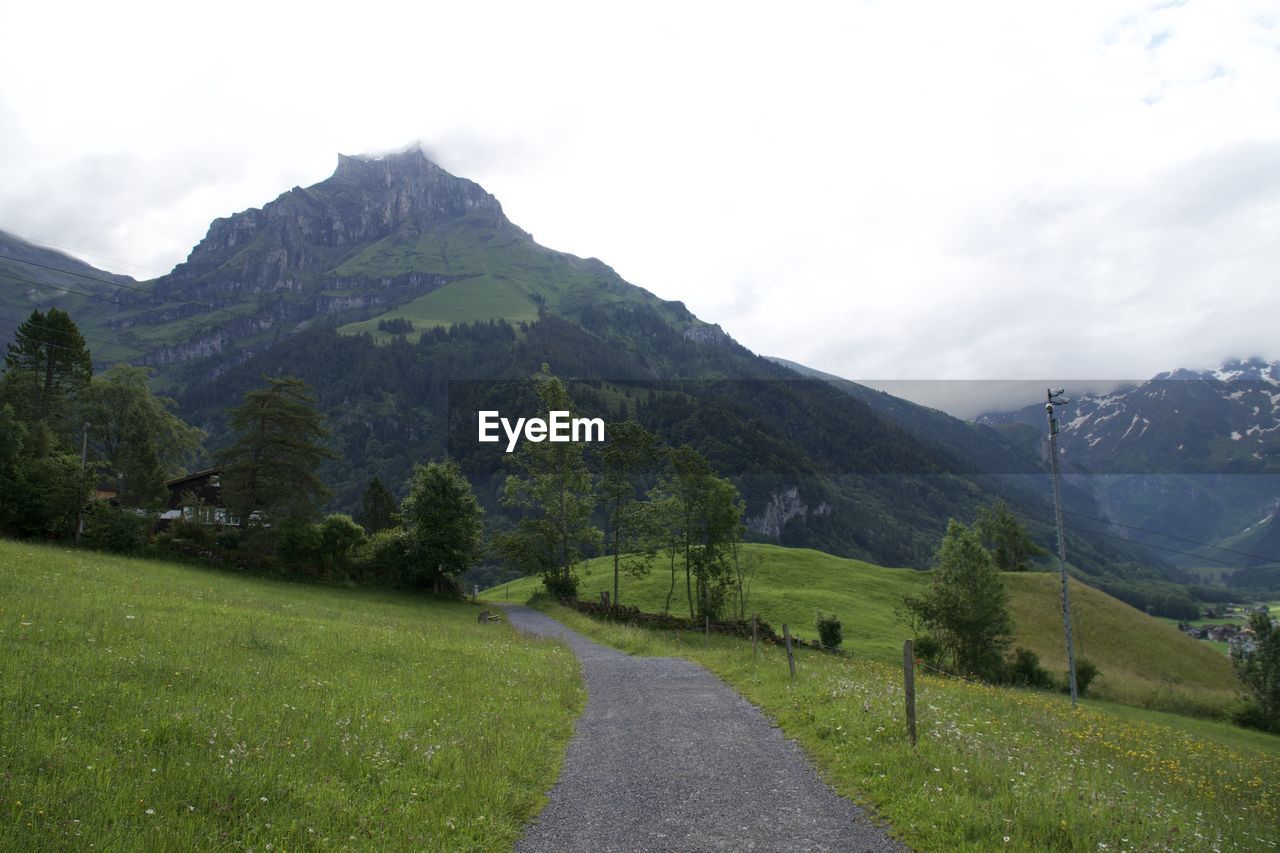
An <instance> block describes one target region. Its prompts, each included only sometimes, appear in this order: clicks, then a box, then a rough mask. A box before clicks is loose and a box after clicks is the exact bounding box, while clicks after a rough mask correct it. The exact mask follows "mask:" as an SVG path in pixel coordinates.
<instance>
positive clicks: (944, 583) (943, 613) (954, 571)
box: [904, 519, 1013, 681]
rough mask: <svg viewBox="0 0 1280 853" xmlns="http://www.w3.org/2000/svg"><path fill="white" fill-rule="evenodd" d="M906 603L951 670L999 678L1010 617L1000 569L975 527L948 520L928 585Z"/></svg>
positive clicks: (1009, 636)
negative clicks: (923, 591)
mask: <svg viewBox="0 0 1280 853" xmlns="http://www.w3.org/2000/svg"><path fill="white" fill-rule="evenodd" d="M904 603H905V605H906V608H907V612H908V613H909V614H910V615H911V616H912V617H913V619H914V621H915V622H916V623H917V625H918V626H922V627H923V628H924V629H925V630H926V631H927V632H928V636H929V637H931V638H932V640H933V641H935V642H936V644H937V648H938V649H939V651H940V655H941V657H942V658H943V660H944V661H946V662H948V663H949V665H950V668H951V669H952V671H954V672H957V673H962V674H968V675H977V676H979V677H981V678H985V679H987V680H991V681H995V680H997V679H999V677H1000V675H1001V671H1002V669H1003V659H1004V652H1005V649H1007V648H1008V646H1009V644H1010V642H1011V641H1012V639H1013V619H1012V617H1011V616H1010V615H1009V609H1008V594H1007V593H1006V591H1005V588H1004V582H1003V581H1002V580H1001V578H1000V573H999V571H997V570H996V568H995V565H994V564H993V563H992V561H991V555H990V554H989V553H987V550H986V548H984V547H983V546H982V542H981V541H980V540H979V539H978V536H977V534H976V533H975V532H974V531H973V530H971V529H970V528H967V527H965V526H964V525H963V524H961V523H960V522H958V521H956V520H955V519H952V520H951V521H949V522H948V523H947V532H946V535H945V536H943V539H942V544H941V545H940V546H939V547H938V551H937V555H936V556H935V558H934V569H933V577H932V579H931V581H930V584H929V589H928V590H927V591H926V592H925V593H924V594H923V595H919V596H910V595H909V596H906V597H905V599H904Z"/></svg>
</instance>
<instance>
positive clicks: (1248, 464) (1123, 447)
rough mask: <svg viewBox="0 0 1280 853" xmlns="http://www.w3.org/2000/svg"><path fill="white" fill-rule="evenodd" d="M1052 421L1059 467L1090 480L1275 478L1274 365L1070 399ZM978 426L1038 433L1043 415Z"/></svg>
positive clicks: (1230, 367) (1279, 431)
mask: <svg viewBox="0 0 1280 853" xmlns="http://www.w3.org/2000/svg"><path fill="white" fill-rule="evenodd" d="M1069 391H1070V389H1068V392H1069ZM1058 418H1059V422H1060V425H1061V439H1060V444H1061V446H1062V453H1063V458H1064V460H1067V461H1069V462H1070V463H1072V464H1074V465H1076V466H1079V467H1081V468H1084V469H1087V470H1089V471H1091V472H1094V473H1164V474H1172V473H1194V474H1223V473H1264V472H1270V473H1280V362H1267V361H1263V360H1262V359H1257V358H1254V359H1248V360H1245V361H1239V360H1236V361H1229V362H1227V363H1226V364H1224V365H1222V366H1221V367H1219V368H1217V369H1215V370H1200V371H1196V370H1188V369H1185V368H1180V369H1177V370H1170V371H1167V372H1164V373H1160V374H1157V375H1156V376H1155V377H1153V378H1152V379H1149V380H1147V381H1146V382H1143V383H1141V384H1140V385H1137V386H1136V387H1127V388H1120V389H1117V390H1115V391H1112V392H1111V393H1108V394H1101V395H1092V396H1091V395H1085V396H1082V397H1079V398H1077V399H1074V400H1073V402H1072V403H1070V404H1069V405H1068V406H1067V407H1065V408H1062V409H1060V410H1059V412H1058ZM978 420H979V422H980V423H986V424H991V425H997V424H1002V423H1029V424H1033V425H1035V426H1037V427H1041V428H1043V426H1044V422H1045V416H1044V409H1043V407H1041V406H1028V407H1026V408H1023V409H1020V410H1018V411H1016V412H1009V413H1000V414H988V415H983V416H982V417H981V418H979V419H978Z"/></svg>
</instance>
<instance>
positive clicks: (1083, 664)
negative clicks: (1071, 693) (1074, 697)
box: [1067, 658, 1099, 696]
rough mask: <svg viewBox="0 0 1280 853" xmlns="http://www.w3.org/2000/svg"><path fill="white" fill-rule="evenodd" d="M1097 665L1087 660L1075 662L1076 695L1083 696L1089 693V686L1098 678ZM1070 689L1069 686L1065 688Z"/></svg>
mask: <svg viewBox="0 0 1280 853" xmlns="http://www.w3.org/2000/svg"><path fill="white" fill-rule="evenodd" d="M1098 674H1099V673H1098V665H1097V664H1095V663H1094V662H1093V661H1091V660H1089V659H1088V658H1080V659H1079V660H1077V661H1076V693H1078V694H1079V695H1081V696H1083V695H1084V694H1085V693H1087V692H1089V685H1090V684H1092V683H1093V680H1094V679H1095V678H1097V677H1098ZM1068 678H1070V676H1068ZM1067 689H1068V690H1069V689H1071V688H1070V686H1068V688H1067Z"/></svg>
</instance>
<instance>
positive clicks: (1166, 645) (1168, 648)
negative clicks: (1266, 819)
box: [489, 545, 1236, 711]
mask: <svg viewBox="0 0 1280 853" xmlns="http://www.w3.org/2000/svg"><path fill="white" fill-rule="evenodd" d="M745 551H746V553H747V554H749V555H751V556H752V558H753V559H756V560H758V561H759V570H758V572H757V574H756V576H755V580H754V582H753V583H752V586H751V590H750V598H749V599H748V604H747V610H748V612H753V611H754V612H757V613H759V614H760V617H761V618H762V619H764V620H765V621H767V622H769V623H770V624H772V625H773V626H774V628H776V629H779V630H781V627H782V623H784V622H786V623H789V625H790V627H791V630H792V632H793V633H794V634H795V635H796V636H800V637H804V638H806V639H817V630H816V628H815V627H814V622H815V618H816V615H817V612H818V611H819V610H821V611H823V612H827V613H835V614H836V615H837V616H839V617H840V619H841V621H842V622H843V623H844V638H845V639H844V648H845V649H846V650H848V651H850V652H852V653H854V654H856V655H860V656H866V657H870V658H873V659H875V660H880V661H884V662H892V661H896V660H900V659H901V655H902V641H903V639H904V638H906V637H907V636H908V635H909V631H908V629H907V627H906V625H905V624H903V623H902V622H901V621H900V620H899V618H898V616H897V611H898V610H900V609H901V605H902V597H903V595H906V594H911V593H917V592H919V591H920V590H922V589H923V588H924V587H925V586H926V585H927V584H928V582H929V573H928V572H916V571H911V570H909V569H886V568H883V567H881V566H874V565H871V564H870V563H864V562H861V561H858V560H848V559H844V558H842V557H833V556H831V555H830V554H824V553H821V552H819V551H812V550H808V549H802V548H782V547H778V546H774V545H748V546H746V548H745ZM676 568H677V575H678V577H677V582H676V592H675V596H674V597H673V599H672V602H673V603H672V610H673V612H676V613H681V612H683V613H687V612H688V604H687V599H686V598H684V597H683V596H684V570H683V568H681V567H680V566H679V565H677V567H676ZM587 569H588V573H586V574H584V576H583V585H582V592H581V595H582V597H584V598H589V599H592V600H595V599H597V598H599V595H600V591H601V590H608V591H609V592H610V593H611V594H612V590H613V568H612V561H611V560H610V559H608V558H600V559H597V560H593V561H592V562H591V563H590V564H589V566H588V567H587ZM539 583H540V582H539V581H538V580H536V579H533V578H525V579H522V580H518V581H513V582H512V583H510V584H507V585H504V586H500V587H496V588H495V589H493V590H492V591H490V592H489V595H490V597H494V598H498V599H501V598H502V597H503V596H504V595H506V596H510V597H511V598H512V600H521V601H523V600H524V599H525V598H527V597H528V595H529V594H530V593H531V592H532V591H533V590H534V588H535V587H537V586H539ZM1005 583H1006V586H1007V588H1008V590H1009V603H1010V610H1011V611H1012V613H1013V616H1014V620H1015V625H1016V634H1015V640H1014V642H1015V644H1016V645H1019V646H1023V647H1025V648H1028V649H1031V650H1032V651H1034V652H1035V653H1036V654H1038V655H1040V659H1041V663H1042V664H1043V665H1044V666H1046V667H1047V668H1049V669H1051V670H1053V671H1054V672H1055V673H1056V674H1057V675H1059V676H1061V675H1062V673H1064V672H1065V671H1066V653H1065V650H1064V643H1063V639H1062V616H1061V613H1062V610H1061V605H1060V604H1059V602H1058V589H1059V582H1058V579H1057V575H1055V574H1044V573H1029V574H1009V575H1006V576H1005ZM670 584H671V575H670V567H669V565H666V564H662V563H661V562H660V561H659V562H657V563H655V564H654V568H653V571H652V572H651V573H650V574H649V575H648V576H646V577H644V578H640V579H638V580H635V579H631V578H628V577H625V576H624V577H623V579H622V595H621V598H622V602H623V603H624V604H629V605H633V606H636V607H639V608H641V609H642V610H650V611H661V610H662V609H663V607H664V605H665V604H666V597H667V591H668V589H669V588H670ZM1071 588H1072V609H1073V615H1074V619H1073V621H1074V623H1075V636H1076V642H1077V651H1078V653H1080V654H1083V655H1084V656H1087V657H1088V658H1089V659H1090V660H1092V661H1093V662H1094V663H1096V664H1097V665H1098V667H1099V668H1100V669H1101V672H1102V674H1101V675H1100V676H1099V677H1098V678H1097V680H1096V681H1095V682H1094V685H1093V687H1092V688H1091V691H1092V692H1093V693H1094V694H1095V695H1097V696H1100V697H1105V698H1109V699H1114V700H1117V701H1122V702H1129V703H1134V704H1139V705H1148V706H1150V707H1161V708H1166V709H1173V710H1194V711H1206V710H1217V709H1221V708H1223V707H1225V706H1226V705H1227V704H1229V703H1230V702H1231V700H1232V699H1233V697H1234V696H1235V687H1236V683H1235V677H1234V675H1233V674H1232V672H1231V665H1230V662H1229V661H1228V660H1227V659H1226V657H1225V656H1223V655H1222V654H1221V653H1220V652H1218V651H1216V650H1215V649H1213V648H1211V647H1209V646H1207V645H1205V644H1203V643H1200V642H1199V641H1197V640H1193V639H1191V638H1190V637H1187V636H1184V635H1183V634H1182V633H1181V632H1179V631H1178V630H1177V629H1176V628H1175V627H1173V626H1170V625H1167V624H1165V623H1163V622H1162V621H1160V620H1158V619H1154V618H1152V617H1150V616H1148V615H1147V614H1145V613H1142V612H1140V611H1138V610H1135V609H1134V608H1132V607H1130V606H1129V605H1127V604H1124V603H1123V602H1120V601H1117V600H1116V599H1114V598H1112V597H1111V596H1109V595H1106V594H1105V593H1102V592H1099V591H1097V590H1095V589H1092V588H1091V587H1087V586H1084V585H1083V584H1080V583H1078V582H1075V581H1073V582H1072V587H1071ZM681 608H683V610H682V609H681Z"/></svg>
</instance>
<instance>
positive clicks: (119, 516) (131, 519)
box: [84, 501, 151, 554]
mask: <svg viewBox="0 0 1280 853" xmlns="http://www.w3.org/2000/svg"><path fill="white" fill-rule="evenodd" d="M150 527H151V524H150V521H149V520H148V519H147V518H146V516H143V515H139V514H138V513H136V512H134V511H133V510H129V509H121V508H120V507H114V506H111V504H109V503H107V502H106V501H98V502H96V503H94V504H93V506H91V507H89V509H88V511H87V512H85V514H84V538H85V541H86V542H88V543H89V544H90V545H92V546H93V547H95V548H101V549H102V550H104V551H112V552H114V553H116V554H136V553H138V552H139V551H141V550H142V549H143V548H144V547H146V544H147V534H148V532H149V529H150Z"/></svg>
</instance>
